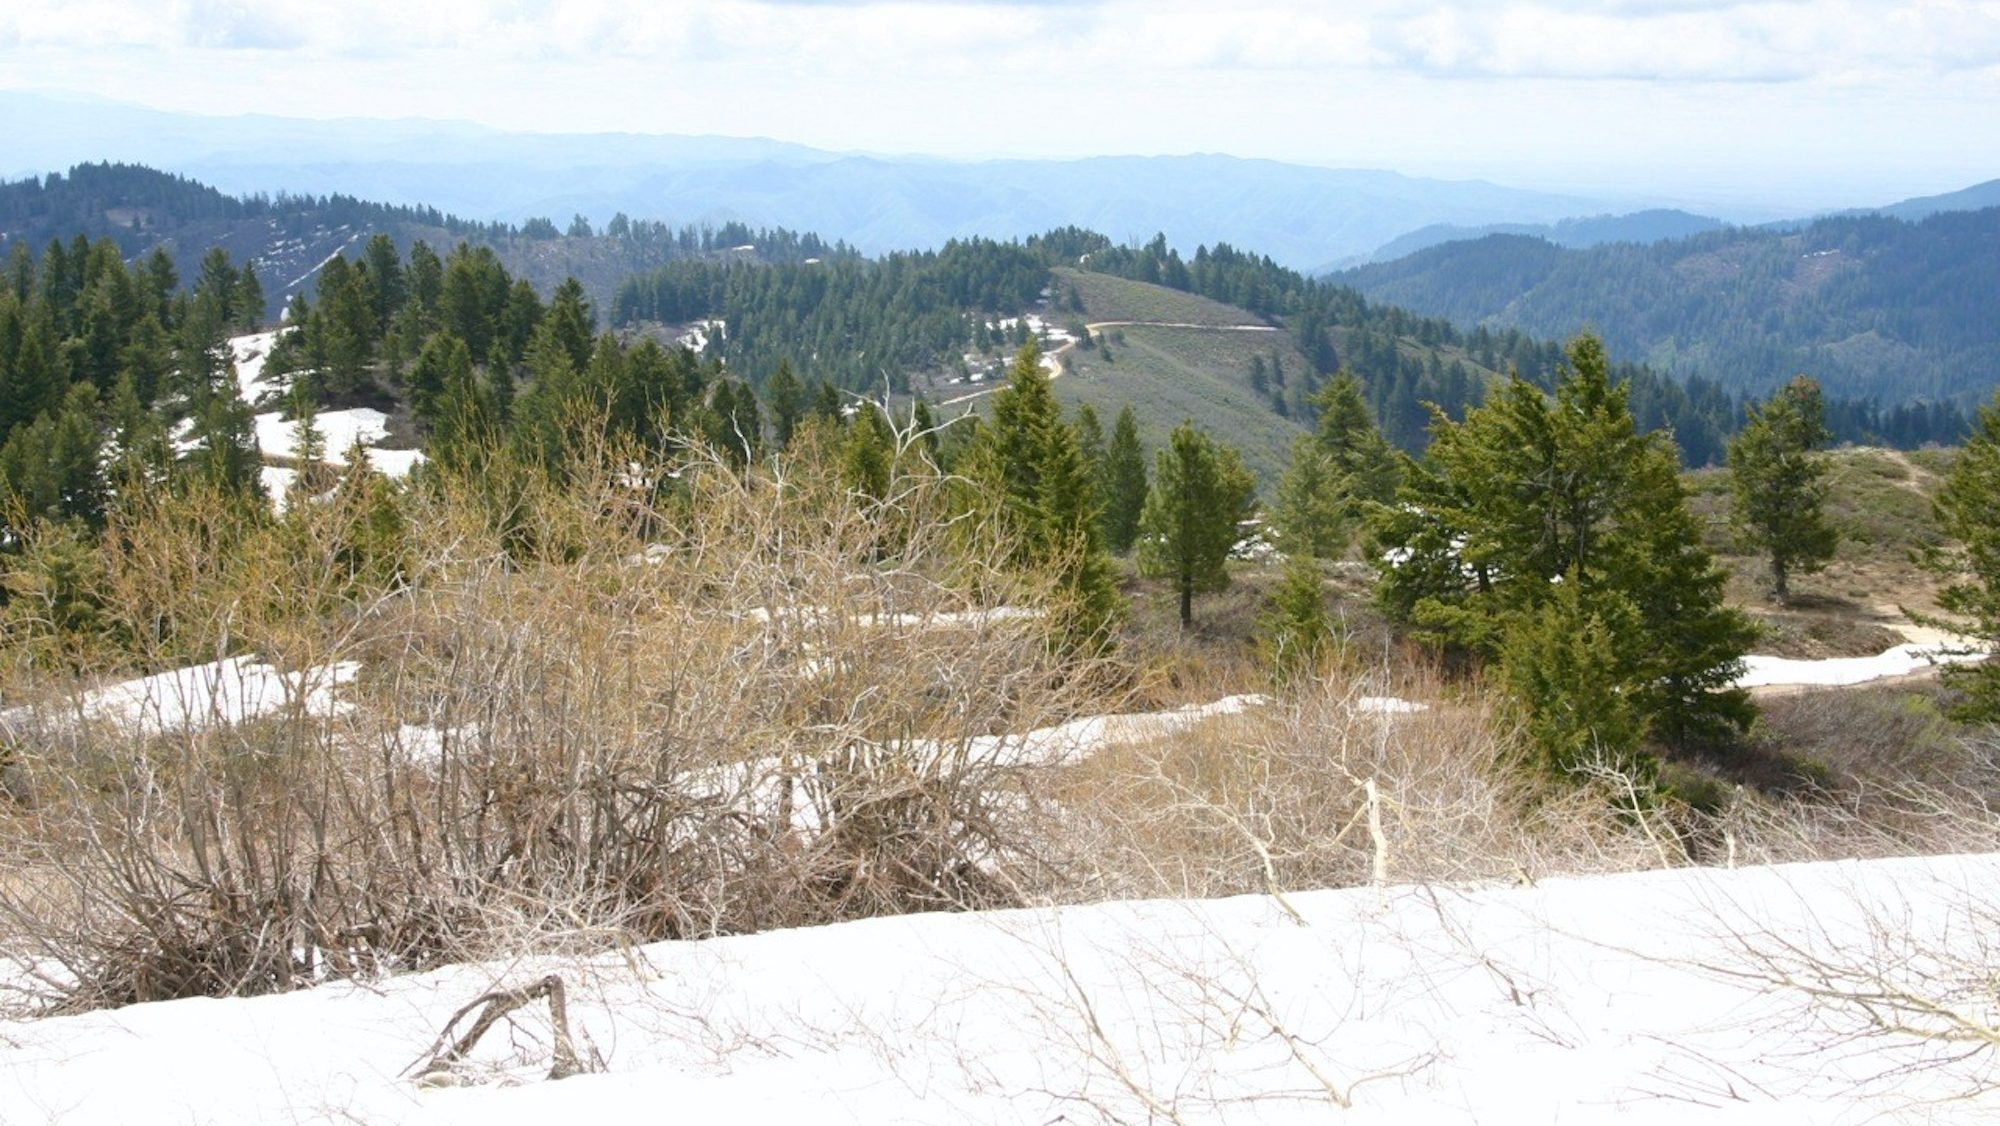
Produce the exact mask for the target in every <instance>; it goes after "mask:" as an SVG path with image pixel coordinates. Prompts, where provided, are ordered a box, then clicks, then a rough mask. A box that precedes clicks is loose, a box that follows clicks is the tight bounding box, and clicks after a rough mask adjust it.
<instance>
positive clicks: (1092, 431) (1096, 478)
mask: <svg viewBox="0 0 2000 1126" xmlns="http://www.w3.org/2000/svg"><path fill="white" fill-rule="evenodd" d="M1072 425H1074V426H1075V428H1076V448H1077V451H1078V452H1080V453H1081V454H1083V464H1084V465H1085V466H1086V467H1088V468H1089V470H1090V479H1091V482H1092V483H1093V484H1094V485H1095V487H1096V488H1097V495H1098V498H1099V499H1100V501H1102V500H1103V499H1105V498H1107V497H1109V496H1110V492H1109V490H1108V489H1106V488H1105V480H1104V469H1105V465H1104V459H1105V448H1104V424H1103V423H1101V422H1099V421H1097V411H1096V410H1095V409H1094V408H1092V407H1091V405H1090V404H1089V403H1079V404H1077V408H1076V422H1075V423H1073V424H1072Z"/></svg>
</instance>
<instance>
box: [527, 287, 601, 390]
mask: <svg viewBox="0 0 2000 1126" xmlns="http://www.w3.org/2000/svg"><path fill="white" fill-rule="evenodd" d="M594 331H595V318H594V317H593V316H592V315H591V312H590V304H589V303H588V302H586V301H585V300H584V299H583V285H582V283H580V282H578V281H577V280H576V279H575V278H564V279H563V283H562V284H561V285H559V286H557V287H556V292H555V296H554V297H552V298H550V300H549V308H548V311H547V312H546V313H544V314H543V315H542V323H541V324H540V325H539V326H537V328H536V335H537V337H538V338H544V337H545V338H546V339H547V340H548V342H549V343H552V344H554V345H556V346H558V347H560V348H561V349H562V350H563V352H564V354H565V355H567V356H568V357H569V362H570V366H571V367H572V368H574V369H576V370H577V371H582V370H583V369H584V368H585V367H586V366H588V365H589V363H590V349H591V335H592V333H593V332H594Z"/></svg>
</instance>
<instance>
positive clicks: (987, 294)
mask: <svg viewBox="0 0 2000 1126" xmlns="http://www.w3.org/2000/svg"><path fill="white" fill-rule="evenodd" d="M1048 284H1049V261H1048V258H1047V256H1046V255H1044V254H1042V253H1039V252H1038V250H1037V248H1035V247H1033V246H1023V245H1021V244H1018V243H1001V242H994V241H991V240H988V239H972V240H968V241H965V242H950V243H947V244H945V246H944V248H943V249H941V250H937V251H923V252H912V253H905V254H890V255H887V256H885V257H882V258H880V259H876V260H873V261H864V260H861V259H858V258H844V259H839V260H834V261H822V260H814V261H809V262H800V263H781V264H776V265H770V266H761V265H756V264H752V263H737V262H722V261H714V260H694V259H690V260H684V261H679V262H674V263H670V264H669V265H666V266H663V267H661V268H660V269H658V270H654V271H652V272H650V273H648V274H644V275H641V276H639V277H635V278H631V279H628V280H627V281H626V282H625V283H624V284H623V285H621V286H619V287H618V292H617V295H616V297H615V298H614V299H613V303H612V318H611V319H612V323H614V324H617V325H621V326H625V325H632V324H635V323H638V322H642V321H659V322H665V323H669V324H686V323H690V322H695V321H702V320H721V321H723V322H724V324H725V325H726V331H725V334H724V339H723V342H722V344H721V347H722V354H723V355H725V356H727V357H728V359H729V361H730V362H731V363H733V364H735V365H736V366H738V367H739V368H742V369H744V370H746V371H753V372H759V373H762V372H769V371H772V370H775V369H776V367H777V365H778V364H779V362H781V361H783V362H787V363H790V364H792V365H794V366H797V367H798V368H800V369H801V370H809V371H811V372H813V373H814V374H815V375H816V376H818V377H819V378H822V379H826V380H828V381H830V382H833V383H835V384H837V385H839V386H842V387H846V388H851V389H855V390H867V389H879V388H881V387H883V386H884V385H887V386H888V387H889V388H890V389H891V390H893V391H897V392H907V391H909V390H910V388H911V384H910V376H911V374H912V373H913V372H915V371H920V370H923V369H927V368H938V367H945V366H948V365H950V364H952V363H954V362H955V361H957V360H958V357H959V353H960V352H962V351H963V350H965V349H968V348H983V347H986V346H988V345H989V344H993V343H999V342H1000V341H999V338H998V337H997V336H996V335H995V332H994V330H992V329H991V328H989V321H991V320H996V319H998V318H1004V317H1008V316H1013V315H1016V314H1019V313H1021V312H1024V311H1026V310H1027V309H1029V308H1031V307H1032V306H1033V305H1034V304H1035V302H1036V301H1038V300H1039V299H1040V298H1041V296H1042V292H1043V290H1044V289H1045V288H1046V287H1047V286H1048Z"/></svg>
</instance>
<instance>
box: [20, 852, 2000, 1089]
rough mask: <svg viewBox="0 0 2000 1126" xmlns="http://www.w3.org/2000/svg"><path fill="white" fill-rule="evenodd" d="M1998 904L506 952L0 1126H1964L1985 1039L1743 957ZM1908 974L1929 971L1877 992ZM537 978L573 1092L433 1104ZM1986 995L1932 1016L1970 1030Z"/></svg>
mask: <svg viewBox="0 0 2000 1126" xmlns="http://www.w3.org/2000/svg"><path fill="white" fill-rule="evenodd" d="M1996 881H2000V857H1995V856H1971V857H1945V858H1932V859H1919V860H1894V861H1873V862H1867V863H1854V862H1838V863H1823V864H1813V865H1795V866H1788V867H1779V868H1757V869H1742V870H1737V871H1722V870H1710V869H1681V870H1673V871H1657V872H1647V873H1641V874H1633V875H1621V876H1600V877H1592V878H1582V879H1547V880H1544V881H1542V882H1541V883H1540V884H1538V885H1535V886H1490V887H1476V888H1475V887H1441V888H1434V889H1433V888H1422V887H1390V888H1387V889H1384V890H1377V889H1373V888H1363V889H1352V890H1343V891H1318V892H1302V893H1294V894H1292V895H1290V896H1288V897H1287V901H1286V902H1287V904H1288V905H1289V907H1290V908H1291V910H1292V911H1295V912H1296V913H1297V915H1296V917H1294V915H1293V914H1292V913H1291V912H1290V911H1287V910H1286V909H1285V907H1284V906H1281V905H1280V904H1279V903H1278V902H1277V901H1275V900H1273V899H1271V898H1268V897H1262V896H1253V897H1242V898H1235V899H1226V900H1213V901H1150V902H1124V903H1108V904H1102V905H1097V906H1085V907H1069V908H1061V909H1036V910H1020V911H1006V912H991V913H982V914H958V915H947V914H934V915H916V916H904V917H899V918H886V919H875V920H869V921H864V922H856V923H848V924H844V925H839V926H831V927H819V928H811V929H801V930H792V931H780V932H772V933H766V934H759V935H751V936H745V937H737V938H723V939H715V940H710V941H705V942H684V943H662V944H658V945H654V946H648V947H644V948H640V949H638V950H635V951H628V952H625V953H621V954H612V955H607V956H605V957H602V958H598V959H593V960H546V959H527V958H524V959H520V960H516V961H510V962H503V963H489V964H481V965H466V966H458V967H452V968H448V969H443V970H439V971H436V972H431V973H425V974H421V975H412V976H406V977H400V978H391V979H388V980H381V981H371V982H367V983H358V984H334V985H328V986H323V987H321V988H319V989H316V990H312V991H309V992H302V993H294V994H288V995H283V996H273V997H261V998H251V999H244V1000H226V1001H215V1000H191V1001H177V1002H170V1003H164V1004H149V1005H138V1006H132V1007H129V1008H125V1009H120V1010H115V1011H108V1012H99V1013H91V1014H86V1015H80V1016H70V1017H60V1018H52V1019H45V1020H41V1021H36V1022H12V1023H0V1118H4V1119H5V1120H6V1121H8V1122H10V1123H11V1122H19V1123H43V1122H54V1123H61V1124H63V1126H92V1124H98V1123H127V1122H140V1121H147V1122H203V1123H210V1122H214V1123H237V1122H241V1123H257V1122H288V1123H290V1122H368V1123H378V1124H385V1126H386V1124H389V1123H465V1124H468V1126H470V1124H478V1126H509V1124H515V1123H519V1124H523V1126H549V1124H551V1123H562V1122H635V1121H642V1120H653V1119H662V1120H667V1121H674V1122H719V1121H729V1122H745V1123H767V1122H768V1123H812V1124H815V1126H817V1124H833V1123H880V1122H918V1123H960V1122H995V1123H1034V1124H1041V1123H1054V1122H1062V1123H1084V1122H1096V1121H1124V1122H1290V1121H1299V1122H1323V1121H1329V1120H1333V1121H1341V1122H1355V1123H1385V1124H1387V1123H1396V1124H1402V1123H1410V1122H1426V1123H1429V1122H1479V1123H1535V1124H1543V1123H1553V1122H1618V1123H1640V1124H1650V1123H1683V1122H1702V1123H1708V1122H1726V1123H1743V1124H1746V1126H1749V1124H1755V1126H1768V1124H1772V1123H1781V1124H1782V1123H1828V1122H1866V1121H1878V1120H1887V1121H1927V1122H1948V1121H1964V1122H1978V1121H1990V1120H1992V1117H1993V1116H1994V1115H1995V1114H1996V1113H2000V1100H1996V1099H1995V1098H1994V1097H1993V1096H1992V1095H1991V1094H1990V1093H1988V1091H1987V1088H1988V1087H1989V1086H1990V1080H1991V1075H1990V1067H1989V1062H1988V1055H1989V1054H1990V1052H1991V1051H1992V1049H1991V1046H1990V1045H1988V1046H1986V1048H1985V1049H1984V1050H1983V1051H1981V1050H1979V1047H1978V1045H1958V1046H1949V1045H1939V1046H1936V1047H1933V1048H1932V1049H1929V1050H1925V1049H1922V1048H1921V1047H1915V1046H1913V1043H1914V1042H1913V1041H1912V1040H1910V1039H1908V1038H1903V1037H1899V1036H1897V1035H1895V1034H1877V1035H1859V1036H1856V1035H1853V1034H1854V1033H1855V1032H1857V1031H1858V1030H1859V1029H1860V1028H1861V1027H1863V1025H1862V1024H1861V1023H1857V1021H1856V1019H1855V1013H1854V1012H1853V1011H1852V1010H1851V1009H1848V1008H1847V1007H1845V1006H1843V1005H1841V1004H1839V1003H1838V1001H1837V1000H1835V1001H1832V1002H1831V1003H1828V1004H1823V1005H1820V1006H1818V1007H1815V1006H1814V1005H1812V1004H1811V1003H1809V1001H1808V998H1807V997H1806V995H1805V993H1804V992H1803V991H1802V990H1799V989H1790V988H1786V987H1784V986H1782V985H1779V984H1774V983H1773V982H1772V981H1771V980H1770V979H1769V976H1770V975H1769V974H1768V973H1767V972H1766V971H1767V970H1768V969H1770V968H1772V967H1771V966H1770V965H1769V964H1768V963H1766V962H1765V961H1764V960H1763V959H1762V958H1761V957H1760V952H1762V953H1772V954H1778V953H1779V952H1780V951H1781V950H1782V949H1783V948H1784V947H1785V944H1790V946H1791V948H1792V949H1793V950H1794V951H1796V952H1797V954H1798V956H1799V958H1800V961H1801V963H1802V964H1804V963H1810V962H1813V961H1815V960H1817V961H1820V962H1822V963H1824V964H1841V963H1851V964H1853V965H1857V966H1864V967H1865V966H1866V965H1867V964H1869V962H1870V961H1871V960H1876V959H1879V960H1880V962H1881V964H1882V965H1884V966H1885V967H1888V976H1889V980H1890V983H1891V984H1906V983H1907V984H1916V983H1917V981H1918V978H1917V976H1916V971H1917V970H1920V969H1931V970H1935V969H1937V968H1939V967H1940V966H1944V967H1949V966H1950V963H1951V962H1952V961H1953V959H1954V958H1955V957H1961V956H1962V957H1964V958H1968V959H1972V960H1973V961H1972V966H1973V968H1974V969H1975V970H1976V967H1977V965H1978V961H1977V959H1979V958H1980V957H1981V955H1983V954H1984V953H1985V951H1986V946H1985V943H1986V942H1988V941H1990V939H1991V933H1990V928H1984V929H1983V928H1981V927H1979V926H1976V925H1972V924H1973V923H1974V922H1975V921H1976V920H1975V918H1974V913H1975V910H1983V909H1984V908H1985V905H1987V904H1989V903H1990V895H1991V892H1990V889H1991V888H1992V887H1994V886H1995V884H1996ZM1975 905H1979V906H1978V908H1975ZM1884 921H1887V923H1888V925H1887V926H1886V927H1885V926H1880V925H1877V924H1881V923H1883V922H1884ZM1919 948H1920V949H1923V950H1926V951H1928V952H1929V953H1931V954H1932V955H1940V956H1941V957H1935V958H1933V959H1932V960H1931V961H1928V962H1923V963H1921V964H1906V965H1904V966H1903V967H1902V968H1897V966H1896V964H1895V961H1894V960H1895V958H1896V957H1897V956H1898V955H1899V954H1907V953H1909V952H1910V951H1911V950H1912V949H1919ZM1783 956H1784V957H1789V956H1790V955H1783ZM1905 971H1909V972H1907V973H1906V972H1905ZM549 973H555V974H559V975H560V976H562V978H563V979H564V981H565V982H566V984H567V989H568V1013H569V1017H570V1020H571V1022H572V1025H573V1027H574V1029H575V1032H576V1034H577V1037H578V1040H579V1050H580V1052H581V1053H582V1054H583V1055H584V1056H585V1057H586V1058H590V1057H592V1056H594V1057H596V1058H597V1059H599V1060H601V1065H602V1071H601V1073H598V1074H589V1075H582V1076H577V1077H574V1078H570V1079H565V1080H560V1081H551V1080H548V1079H546V1078H545V1076H546V1074H547V1072H548V1069H549V1043H550V1030H549V1025H548V1019H547V1016H546V1009H545V1008H541V1007H539V1006H538V1007H536V1008H533V1009H523V1010H521V1011H520V1012H519V1013H517V1014H515V1015H514V1016H513V1017H512V1018H510V1020H509V1021H508V1022H504V1023H503V1024H502V1025H500V1026H498V1027H496V1028H495V1029H494V1030H493V1031H492V1032H491V1033H489V1034H488V1036H487V1037H486V1039H485V1041H484V1042H482V1044H481V1046H480V1047H479V1048H478V1049H477V1050H476V1051H475V1052H474V1053H473V1055H472V1057H471V1060H470V1062H469V1063H468V1064H466V1065H463V1066H461V1068H459V1069H458V1071H457V1072H456V1074H455V1075H454V1079H455V1082H454V1083H451V1084H433V1083H426V1084H419V1083H417V1082H415V1081H413V1079H412V1078H411V1076H412V1075H413V1074H414V1073H416V1072H417V1071H419V1070H421V1069H422V1067H421V1065H422V1064H423V1062H424V1061H425V1060H427V1059H428V1058H429V1056H430V1054H431V1052H432V1050H433V1048H434V1043H435V1040H436V1038H437V1036H438V1034H439V1032H440V1030H441V1029H442V1028H443V1027H444V1025H445V1022H446V1021H447V1019H448V1018H449V1017H450V1016H451V1015H452V1013H453V1012H454V1011H455V1010H457V1009H458V1008H459V1007H460V1006H462V1005H465V1004H466V1003H467V1002H470V1001H471V1000H473V999H474V998H475V997H477V996H479V995H480V994H482V993H483V992H485V991H486V990H488V989H490V988H494V987H510V988H511V987H516V986H521V985H526V984H528V983H530V982H533V981H535V980H536V979H538V978H540V977H541V976H542V975H544V974H549ZM1947 977H1949V974H1947ZM1974 977H1975V979H1976V974H1974ZM1814 984H1816V985H1819V986H1825V987H1828V988H1829V990H1830V991H1831V992H1833V993H1841V992H1846V991H1847V990H1848V988H1849V987H1850V986H1852V987H1854V988H1868V987H1871V986H1872V985H1873V984H1874V983H1871V982H1869V981H1867V980H1866V979H1865V978H1849V977H1846V976H1844V975H1842V974H1840V973H1835V974H1833V975H1832V976H1830V977H1828V978H1826V979H1825V980H1822V981H1819V982H1815V983H1814ZM1933 984H1938V985H1942V984H1944V982H1943V981H1936V982H1934V983H1933ZM1984 998H1985V1002H1984V1007H1981V1005H1980V1003H1979V1002H1978V999H1977V997H1976V996H1975V997H1974V998H1973V1000H1972V1001H1971V1002H1969V1003H1968V1004H1967V1006H1966V1008H1965V1010H1964V1011H1967V1012H1969V1013H1971V1014H1972V1015H1973V1016H1975V1017H1976V1018H1977V1017H1983V1018H1984V1019H1987V1020H1990V1019H1991V1018H1992V1007H1991V1002H1992V994H1991V991H1990V989H1989V990H1988V991H1987V992H1986V993H1985V995H1984ZM1912 1019H1914V1020H1917V1021H1918V1022H1919V1023H1920V1024H1928V1023H1929V1022H1927V1021H1925V1020H1923V1018H1915V1017H1913V1018H1912ZM463 1027H464V1026H463V1025H461V1028H463ZM1968 1048H1971V1049H1972V1054H1971V1056H1970V1057H1969V1058H1967V1059H1963V1060H1959V1061H1956V1062H1954V1061H1952V1060H1951V1059H1950V1058H1948V1057H1950V1056H1956V1055H1959V1054H1961V1053H1962V1052H1964V1051H1966V1050H1967V1049H1968ZM1912 1064H1916V1065H1919V1066H1916V1067H1915V1068H1914V1069H1912V1070H1906V1071H1901V1072H1897V1071H1896V1070H1894V1069H1897V1068H1899V1067H1906V1066H1908V1065H1912ZM1968 1092H1970V1093H1971V1094H1972V1096H1973V1097H1971V1098H1969V1099H1965V1100H1963V1101H1956V1102H1945V1101H1941V1100H1943V1099H1946V1098H1948V1097H1952V1096H1960V1095H1965V1094H1967V1093H1968ZM1931 1100H1940V1101H1931ZM1342 1103H1349V1104H1351V1109H1343V1108H1342V1107H1341V1105H1340V1104H1342Z"/></svg>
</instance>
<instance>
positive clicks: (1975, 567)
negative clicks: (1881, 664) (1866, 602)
mask: <svg viewBox="0 0 2000 1126" xmlns="http://www.w3.org/2000/svg"><path fill="white" fill-rule="evenodd" d="M1931 513H1932V518H1933V519H1934V520H1935V521H1936V523H1937V527H1938V530H1939V531H1940V532H1942V533H1944V535H1945V537H1946V540H1947V541H1948V542H1947V544H1946V545H1944V546H1940V547H1933V548H1931V549H1929V550H1927V551H1925V552H1923V553H1922V554H1921V555H1919V557H1918V559H1919V562H1921V563H1922V564H1923V565H1924V568H1925V569H1926V570H1928V571H1930V572H1931V573H1932V574H1934V575H1936V576H1938V577H1939V578H1940V579H1941V580H1943V583H1944V585H1943V586H1942V587H1941V588H1940V589H1939V590H1938V593H1937V604H1938V607H1939V608H1940V609H1942V610H1943V611H1944V614H1943V615H1941V616H1939V617H1937V618H1919V620H1920V621H1925V622H1926V624H1930V625H1936V626H1940V627H1943V628H1947V629H1950V630H1951V631H1952V632H1954V633H1958V634H1962V635H1964V636H1966V637H1970V638H1975V639H1977V640H1978V641H1980V642H1983V643H1984V644H1985V646H1986V648H1987V650H1988V652H2000V396H1996V397H1995V398H1994V399H1993V401H1992V402H1991V403H1989V404H1988V405H1987V406H1985V407H1984V408H1982V409H1981V410H1980V412H1979V428H1978V429H1977V430H1976V431H1974V432H1973V434H1972V436H1971V437H1969V438H1967V439H1966V442H1965V446H1964V447H1963V448H1962V449H1961V450H1960V451H1959V453H1958V456H1957V457H1956V458H1954V459H1953V460H1952V463H1951V468H1950V470H1949V471H1947V472H1946V474H1945V479H1944V485H1943V486H1942V487H1941V488H1939V490H1938V493H1937V496H1936V497H1935V498H1933V499H1932V501H1931ZM1944 677H1945V683H1946V684H1947V685H1949V686H1950V687H1951V688H1952V689H1954V690H1955V691H1956V692H1957V693H1958V699H1956V700H1955V701H1954V702H1953V703H1952V706H1951V711H1952V715H1953V717H1954V718H1957V719H1959V720H1962V721H1964V722H1968V723H1994V722H2000V657H1991V656H1989V657H1988V658H1987V659H1986V660H1984V661H1981V662H1979V663H1978V664H1967V665H1952V666H1948V667H1946V668H1945V670H1944Z"/></svg>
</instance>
